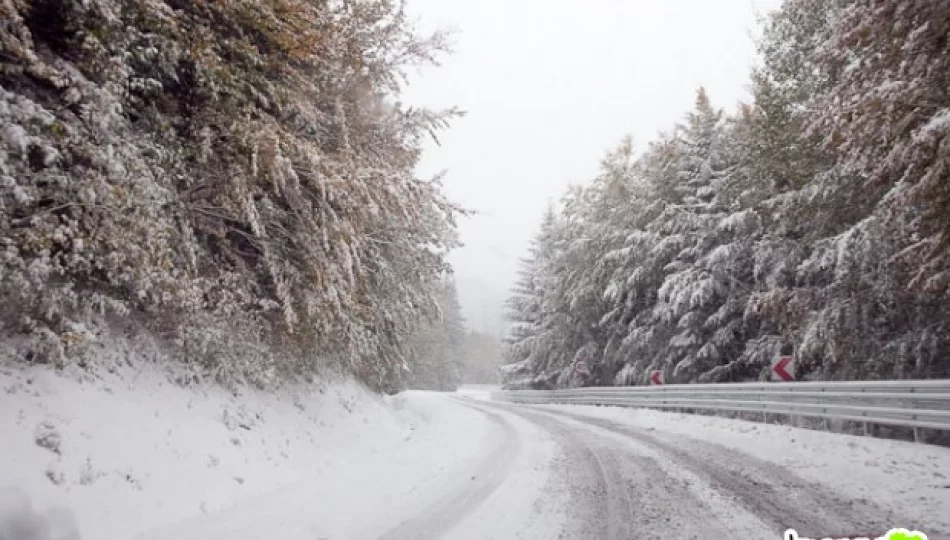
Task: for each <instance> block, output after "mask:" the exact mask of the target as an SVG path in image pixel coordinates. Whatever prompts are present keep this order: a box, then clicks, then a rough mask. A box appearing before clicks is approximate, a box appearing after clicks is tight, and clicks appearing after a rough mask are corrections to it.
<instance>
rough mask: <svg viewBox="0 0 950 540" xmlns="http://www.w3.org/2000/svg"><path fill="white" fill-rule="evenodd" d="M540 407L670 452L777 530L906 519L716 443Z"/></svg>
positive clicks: (856, 526)
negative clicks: (660, 433) (658, 432)
mask: <svg viewBox="0 0 950 540" xmlns="http://www.w3.org/2000/svg"><path fill="white" fill-rule="evenodd" d="M543 410H544V412H546V413H551V414H554V415H556V416H561V417H564V418H570V419H572V420H575V421H577V422H582V423H585V424H589V425H592V426H596V427H598V428H600V429H604V430H607V431H610V432H613V433H617V434H620V435H624V436H626V437H629V438H631V439H633V440H635V441H637V442H639V443H642V444H644V445H647V446H649V447H651V448H653V449H655V450H656V451H658V452H661V453H663V454H665V455H668V456H670V457H671V458H672V459H673V460H675V461H676V462H677V463H679V464H681V465H683V466H684V467H686V468H687V469H689V470H691V471H692V472H694V473H696V474H697V475H698V476H700V477H701V478H703V479H704V480H705V481H706V482H707V483H709V485H710V486H712V487H713V488H714V489H716V490H718V491H721V492H724V493H728V494H729V495H731V496H732V497H734V498H735V500H736V501H737V502H738V503H739V504H740V505H741V506H742V507H743V508H745V509H747V510H748V511H750V512H751V513H752V514H754V515H755V516H757V517H759V518H760V519H761V520H763V522H765V523H767V524H769V525H770V526H772V527H774V528H775V529H776V530H785V529H786V528H794V529H795V530H797V531H798V532H799V534H802V535H805V536H811V537H824V536H827V535H828V534H829V533H832V534H854V533H880V534H883V533H884V532H886V531H887V530H888V529H889V528H890V526H893V525H894V524H895V523H906V521H902V520H900V518H899V517H898V516H896V515H895V513H894V512H893V511H891V510H889V509H885V508H882V507H880V506H878V505H876V504H874V503H871V502H869V501H866V500H858V501H856V500H854V499H853V498H850V497H845V496H842V495H839V494H838V493H836V492H834V491H833V490H831V489H829V488H828V487H826V486H823V485H820V484H816V483H814V482H809V481H806V480H804V479H802V478H801V477H799V476H797V475H795V474H794V473H793V472H791V471H789V470H787V469H784V468H782V467H781V466H780V465H778V464H775V463H770V462H768V461H765V460H761V459H758V458H755V457H753V456H750V455H748V454H743V453H741V452H736V451H734V450H732V449H729V448H726V447H723V446H721V445H718V444H715V443H711V442H707V441H702V440H699V439H693V438H689V437H683V436H673V435H659V434H656V433H655V432H647V431H645V430H643V429H637V428H635V427H631V426H627V425H624V424H620V423H617V422H613V421H611V420H606V419H602V418H595V417H591V416H586V415H583V414H572V413H569V412H565V411H562V410H556V409H551V408H544V409H543Z"/></svg>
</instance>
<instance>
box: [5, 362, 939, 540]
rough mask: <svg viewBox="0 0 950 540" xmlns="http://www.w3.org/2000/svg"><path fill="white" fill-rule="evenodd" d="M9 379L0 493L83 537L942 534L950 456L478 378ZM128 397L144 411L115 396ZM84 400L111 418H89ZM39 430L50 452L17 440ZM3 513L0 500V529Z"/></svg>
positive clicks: (55, 539) (346, 539)
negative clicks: (525, 396) (212, 383)
mask: <svg viewBox="0 0 950 540" xmlns="http://www.w3.org/2000/svg"><path fill="white" fill-rule="evenodd" d="M30 376H31V377H32V378H31V379H30V381H31V382H29V384H27V383H22V384H21V385H20V386H14V385H12V384H8V386H7V388H8V392H7V393H6V394H0V428H2V430H3V433H2V435H3V437H0V451H2V454H3V455H4V458H5V459H4V460H2V462H0V481H7V482H6V483H9V484H12V485H14V486H15V487H18V488H19V489H22V490H25V491H26V493H27V494H28V495H29V496H30V498H31V499H32V503H33V505H34V507H35V509H36V510H37V512H39V511H41V510H43V509H48V508H50V507H58V508H60V511H61V512H62V511H66V512H71V513H72V517H73V518H74V519H75V522H76V523H77V526H78V532H79V533H80V534H81V538H83V539H86V540H90V539H95V540H128V539H130V538H132V539H139V540H173V539H174V540H217V539H222V540H223V539H227V540H258V539H261V538H268V539H274V540H319V539H325V540H360V539H367V540H368V539H376V538H382V539H386V540H398V539H406V540H409V539H411V540H425V539H435V538H447V539H460V540H476V539H478V540H483V539H538V540H542V539H543V540H550V539H556V538H561V539H582V540H583V539H624V540H628V539H631V538H669V539H676V540H680V539H684V540H685V539H690V538H696V539H700V538H702V539H706V538H748V539H756V540H758V539H763V540H766V539H775V540H779V539H781V535H782V532H783V531H784V530H785V529H786V528H789V527H792V528H795V529H797V531H798V532H799V533H800V534H801V535H806V536H810V537H824V536H829V535H830V536H834V537H839V536H844V535H852V534H853V535H858V534H862V535H863V534H869V533H873V534H878V533H883V532H886V531H887V530H888V529H890V528H892V527H898V526H902V527H907V528H910V529H918V530H921V531H923V532H925V533H927V534H928V535H929V538H930V539H931V540H939V539H950V478H948V476H950V449H946V448H941V447H936V446H929V445H923V444H913V443H908V442H900V441H889V440H881V439H871V438H866V437H855V436H846V435H840V434H833V433H824V432H819V431H809V430H804V429H795V428H791V427H786V426H774V425H763V424H756V423H750V422H743V421H735V420H726V419H720V418H715V417H705V416H688V415H681V414H671V413H661V412H656V411H648V410H632V409H619V408H598V407H568V406H536V407H529V406H520V405H512V404H504V403H496V402H492V401H491V400H490V399H488V390H489V389H486V388H478V387H473V388H465V389H463V390H461V391H459V392H458V393H455V394H436V393H427V392H406V393H403V394H400V395H398V396H394V397H387V398H380V397H374V396H371V395H367V394H363V393H361V392H359V391H357V390H355V389H352V388H350V387H347V386H343V387H338V388H330V389H328V390H326V391H325V392H323V393H319V394H316V397H313V396H311V397H309V398H307V399H310V400H311V401H313V400H316V401H314V404H313V405H312V406H305V404H304V401H299V402H295V403H294V404H291V403H286V402H284V401H274V400H273V398H270V397H267V396H259V395H256V394H250V393H249V394H246V395H243V396H241V397H240V398H235V397H233V396H229V395H218V394H215V393H214V392H211V391H209V394H208V395H207V396H205V397H203V398H200V399H199V398H198V397H195V395H194V394H191V393H185V392H186V391H185V390H182V389H179V388H176V387H174V386H169V385H160V384H158V383H157V382H154V384H153V383H152V382H149V383H148V385H144V386H143V384H142V379H139V381H138V383H137V384H138V386H136V387H135V388H134V389H131V388H130V389H125V387H123V386H121V385H119V384H116V383H113V384H112V385H111V386H110V387H109V389H110V391H109V392H102V391H100V389H99V388H98V387H97V386H95V385H91V384H88V383H83V384H81V385H77V384H75V383H72V382H69V381H67V380H63V379H61V378H56V377H52V376H49V375H45V374H39V375H32V374H31V375H30ZM149 380H151V379H149ZM158 380H159V379H158V378H155V381H158ZM27 389H29V390H28V391H27ZM133 390H134V391H133ZM143 391H147V392H149V393H150V394H149V395H150V398H151V401H149V400H141V399H138V400H136V399H133V397H134V396H139V395H141V392H143ZM301 399H303V398H301ZM154 401H162V402H165V403H169V404H172V403H182V405H181V406H180V407H178V408H177V409H176V408H168V407H166V408H165V409H161V410H159V409H157V408H155V407H154V406H152V405H150V404H149V403H152V402H154ZM77 403H81V404H83V406H84V407H87V408H90V407H92V408H93V409H90V410H89V411H86V410H83V409H80V408H77V407H76V404H77ZM236 403H242V404H244V405H246V406H247V410H243V409H235V404H236ZM252 406H253V407H252ZM222 407H224V411H225V412H226V413H227V414H225V416H224V420H226V422H224V423H225V424H227V425H223V424H222V417H221V413H220V411H221V410H222ZM106 409H109V410H115V411H120V412H122V414H121V415H120V414H117V413H113V414H111V415H109V416H104V415H102V414H91V412H95V411H101V410H106ZM234 410H238V412H239V413H241V414H243V416H239V417H237V418H238V420H235V422H236V423H233V425H232V421H231V420H230V419H231V418H232V417H231V416H229V415H231V414H232V412H233V411H234ZM229 411H231V412H229ZM253 411H256V412H253ZM348 411H349V412H348ZM252 412H253V414H252ZM103 419H105V420H103ZM245 423H247V424H245ZM48 425H53V426H54V427H55V429H56V432H57V439H56V448H55V450H56V451H55V452H52V451H50V449H49V446H50V445H49V444H46V443H44V445H45V447H44V446H42V445H39V446H38V444H39V443H34V440H33V439H34V438H35V437H36V436H37V433H39V432H37V431H34V429H39V428H42V429H40V432H42V430H43V429H47V428H48ZM36 426H39V428H36ZM44 426H45V427H44ZM135 426H141V427H139V428H137V429H136V427H135ZM228 426H231V427H228ZM44 433H45V432H44ZM130 435H131V436H130ZM44 440H46V439H44ZM50 471H53V473H55V474H56V476H55V479H56V482H51V479H52V477H50V478H48V477H49V475H50V474H53V473H51V472H50ZM116 471H117V472H116ZM120 473H121V474H120ZM130 478H131V479H132V480H134V482H133V481H131V480H129V479H130ZM11 480H12V481H11ZM0 483H4V482H0ZM22 504H23V501H22V500H20V499H14V500H13V502H12V503H11V502H10V501H7V502H6V503H4V500H3V498H2V497H0V538H4V540H6V537H4V532H3V523H4V521H5V520H7V521H8V522H9V518H10V513H11V508H12V509H13V514H12V515H13V518H16V517H17V516H18V515H19V516H22V514H23V513H24V512H25V510H24V509H23V506H22ZM17 505H20V506H17ZM4 508H6V512H7V514H8V515H6V516H5V515H4ZM36 538H40V539H42V540H67V539H68V540H76V538H78V536H75V535H72V536H68V535H67V536H57V535H55V534H48V535H46V536H42V535H40V536H37V537H36Z"/></svg>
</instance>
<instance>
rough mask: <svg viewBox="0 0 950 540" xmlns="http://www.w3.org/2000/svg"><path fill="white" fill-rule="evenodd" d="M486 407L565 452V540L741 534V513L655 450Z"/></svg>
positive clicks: (512, 409)
mask: <svg viewBox="0 0 950 540" xmlns="http://www.w3.org/2000/svg"><path fill="white" fill-rule="evenodd" d="M486 405H487V406H490V407H491V408H496V409H500V410H503V411H505V412H508V413H511V414H515V415H518V416H520V417H522V418H524V419H526V420H528V421H529V422H532V423H534V424H535V425H537V426H539V427H541V428H542V429H544V430H545V431H547V432H549V433H551V434H553V435H554V436H555V438H556V440H557V442H558V444H559V445H560V446H561V450H562V452H563V457H562V459H561V460H560V463H559V464H558V467H557V468H559V469H560V471H558V474H555V475H554V478H555V481H554V482H553V483H552V485H551V486H550V489H551V490H555V491H561V492H566V493H568V494H569V497H568V500H569V501H570V503H569V507H568V508H565V509H564V510H565V512H567V513H568V515H570V518H571V520H570V523H569V524H568V530H566V531H564V533H563V534H562V535H561V538H570V539H572V540H573V539H584V540H594V539H596V540H601V539H611V540H629V539H630V538H640V537H648V536H649V535H659V536H661V537H662V536H664V535H665V536H666V537H670V538H682V539H700V538H727V537H731V534H732V533H735V532H737V531H736V527H735V523H734V521H733V519H734V518H737V516H735V512H731V511H730V509H732V510H737V507H735V506H734V505H733V504H730V503H729V502H728V501H726V502H725V503H724V502H723V501H722V500H721V498H720V500H716V499H715V498H710V497H704V496H703V495H705V493H703V492H702V491H700V490H698V489H697V486H696V484H697V480H696V479H695V478H694V477H693V478H690V476H691V475H684V474H679V475H670V474H669V467H664V466H663V464H661V463H659V462H658V461H657V459H656V458H655V457H654V455H653V454H655V452H653V451H651V450H650V449H648V448H644V447H642V446H640V447H639V448H638V446H637V445H635V444H628V443H627V442H626V441H625V440H624V438H622V437H620V436H618V435H616V434H612V433H605V432H604V431H603V430H602V429H600V428H597V427H594V426H589V425H587V424H584V423H579V422H576V421H573V420H567V419H564V418H563V417H559V416H557V415H552V414H548V411H542V410H537V409H533V408H529V407H523V406H517V405H507V404H499V403H491V404H490V405H488V404H486ZM738 528H739V529H742V528H743V527H742V526H741V525H740V526H739V527H738ZM763 530H764V529H763V525H762V524H761V523H760V522H759V521H758V520H754V523H752V524H748V523H746V524H745V532H751V534H752V536H751V537H756V534H759V535H761V533H762V532H763ZM740 536H741V534H740ZM776 538H777V536H776Z"/></svg>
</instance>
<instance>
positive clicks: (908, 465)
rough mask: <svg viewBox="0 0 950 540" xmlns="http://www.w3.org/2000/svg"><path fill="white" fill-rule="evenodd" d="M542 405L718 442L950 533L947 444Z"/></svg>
mask: <svg viewBox="0 0 950 540" xmlns="http://www.w3.org/2000/svg"><path fill="white" fill-rule="evenodd" d="M540 408H541V409H548V410H553V411H567V412H570V413H572V414H579V415H582V416H588V417H593V418H601V419H606V420H610V421H613V422H616V423H619V424H622V425H626V426H630V427H634V428H638V429H640V430H644V431H650V432H652V433H658V434H661V435H662V434H670V435H676V436H686V437H690V438H693V439H698V440H702V441H706V442H711V443H715V444H717V445H721V446H723V447H726V448H728V449H729V450H731V451H734V452H735V453H736V454H737V455H742V454H745V455H749V456H752V457H755V458H758V459H761V460H764V461H767V462H770V463H774V464H775V465H776V468H781V469H784V470H789V471H793V472H794V473H795V474H796V475H798V476H800V477H801V478H803V479H805V480H808V481H811V482H815V483H818V484H823V485H827V486H828V487H829V488H831V489H832V490H834V491H836V492H838V493H841V494H843V495H845V496H847V497H850V498H852V499H853V500H854V501H856V502H858V503H860V502H862V501H864V502H867V501H872V502H876V503H878V504H879V505H881V506H883V507H885V508H889V509H892V510H899V511H900V512H901V513H903V514H905V515H908V516H909V517H910V518H912V519H914V520H917V522H918V524H921V525H928V526H929V527H930V528H931V530H934V529H936V530H943V531H950V512H948V509H950V477H948V475H950V472H948V471H950V449H948V448H945V447H940V446H933V445H927V444H918V443H912V442H905V441H895V440H887V439H878V438H871V437H862V436H856V435H847V434H842V433H831V432H825V431H817V430H810V429H804V428H795V427H791V426H782V425H772V424H760V423H755V422H749V421H744V420H734V419H729V418H720V417H716V416H703V415H689V414H680V413H673V412H663V411H655V410H650V409H629V408H620V407H592V406H574V405H545V406H541V407H540ZM924 532H927V531H924ZM931 538H937V537H936V536H931Z"/></svg>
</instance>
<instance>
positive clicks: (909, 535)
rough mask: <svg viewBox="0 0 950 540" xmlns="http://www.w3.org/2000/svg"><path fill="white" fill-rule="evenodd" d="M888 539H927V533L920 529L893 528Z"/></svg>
mask: <svg viewBox="0 0 950 540" xmlns="http://www.w3.org/2000/svg"><path fill="white" fill-rule="evenodd" d="M887 540H927V535H926V534H924V533H922V532H920V531H913V532H911V531H908V530H907V529H893V530H891V531H890V532H888V533H887Z"/></svg>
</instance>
